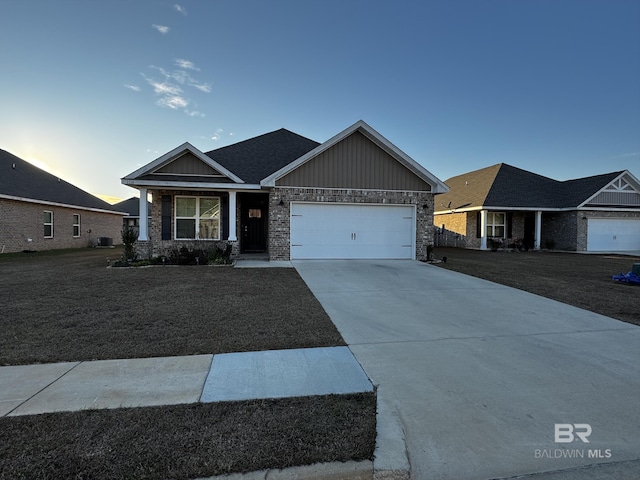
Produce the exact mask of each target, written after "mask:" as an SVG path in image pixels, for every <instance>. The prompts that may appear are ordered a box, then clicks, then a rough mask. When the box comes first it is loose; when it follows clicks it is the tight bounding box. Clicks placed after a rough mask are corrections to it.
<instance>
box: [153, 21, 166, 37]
mask: <svg viewBox="0 0 640 480" xmlns="http://www.w3.org/2000/svg"><path fill="white" fill-rule="evenodd" d="M151 26H152V27H153V28H155V29H156V30H158V31H159V32H160V33H161V34H163V35H166V34H167V33H169V30H170V28H169V27H167V26H166V25H156V24H155V23H154V24H153V25H151Z"/></svg>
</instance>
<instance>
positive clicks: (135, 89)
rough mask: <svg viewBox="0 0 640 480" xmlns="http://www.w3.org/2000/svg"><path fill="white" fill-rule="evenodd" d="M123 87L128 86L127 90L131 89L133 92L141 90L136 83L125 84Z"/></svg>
mask: <svg viewBox="0 0 640 480" xmlns="http://www.w3.org/2000/svg"><path fill="white" fill-rule="evenodd" d="M125 88H128V89H129V90H133V91H134V92H139V91H140V90H141V89H140V87H139V86H137V85H129V84H126V85H125Z"/></svg>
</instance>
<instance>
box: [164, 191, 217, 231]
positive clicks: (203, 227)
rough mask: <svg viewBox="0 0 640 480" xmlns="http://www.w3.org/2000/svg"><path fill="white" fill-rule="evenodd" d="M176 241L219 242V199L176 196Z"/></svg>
mask: <svg viewBox="0 0 640 480" xmlns="http://www.w3.org/2000/svg"><path fill="white" fill-rule="evenodd" d="M175 211H176V217H175V239H176V240H196V239H198V240H220V197H186V196H176V210H175Z"/></svg>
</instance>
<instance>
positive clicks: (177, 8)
mask: <svg viewBox="0 0 640 480" xmlns="http://www.w3.org/2000/svg"><path fill="white" fill-rule="evenodd" d="M173 8H174V10H175V11H176V12H178V13H181V14H182V15H184V16H185V17H186V16H187V9H186V8H184V7H183V6H182V5H178V4H177V3H175V4H174V5H173Z"/></svg>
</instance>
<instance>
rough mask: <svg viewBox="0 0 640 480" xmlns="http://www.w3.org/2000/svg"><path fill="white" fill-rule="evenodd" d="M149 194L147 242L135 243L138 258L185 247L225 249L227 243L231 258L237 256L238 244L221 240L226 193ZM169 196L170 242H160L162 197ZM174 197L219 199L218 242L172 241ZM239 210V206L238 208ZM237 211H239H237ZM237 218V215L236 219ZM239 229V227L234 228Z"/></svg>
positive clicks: (157, 192)
mask: <svg viewBox="0 0 640 480" xmlns="http://www.w3.org/2000/svg"><path fill="white" fill-rule="evenodd" d="M148 193H150V194H151V204H152V206H151V222H150V223H149V225H148V236H149V240H148V241H137V242H136V245H135V251H136V254H137V255H138V257H139V258H151V257H160V256H165V255H168V254H169V252H170V251H171V250H173V249H176V248H178V249H179V248H181V247H183V246H186V247H187V248H189V249H190V250H191V249H194V248H205V249H209V248H214V247H220V248H222V249H224V248H226V246H227V244H228V243H231V244H232V256H237V254H238V242H229V241H228V240H225V239H223V238H224V237H223V235H222V232H223V230H224V228H223V227H224V226H223V219H222V209H223V208H224V207H223V203H222V197H224V196H227V195H228V194H227V193H226V192H202V191H193V190H149V192H148ZM163 195H171V199H172V200H171V240H162V196H163ZM176 195H185V196H201V197H206V196H212V197H221V203H220V232H221V234H220V238H221V239H220V240H173V239H174V237H175V232H174V227H175V225H174V221H173V220H174V218H175V201H174V198H175V196H176ZM238 208H239V206H238ZM238 211H239V210H238ZM237 218H239V214H238V217H237ZM236 227H237V228H239V226H236Z"/></svg>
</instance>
